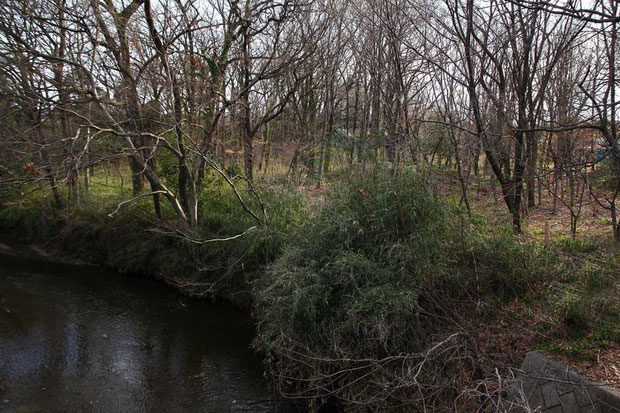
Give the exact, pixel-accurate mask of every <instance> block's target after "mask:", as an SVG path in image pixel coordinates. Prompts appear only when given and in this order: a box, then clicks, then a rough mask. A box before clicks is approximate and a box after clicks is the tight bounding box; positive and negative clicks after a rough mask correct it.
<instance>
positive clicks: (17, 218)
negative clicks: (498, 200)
mask: <svg viewBox="0 0 620 413" xmlns="http://www.w3.org/2000/svg"><path fill="white" fill-rule="evenodd" d="M436 182H437V181H436V180H435V179H434V178H433V177H432V176H430V175H429V174H427V173H423V172H414V171H411V170H402V171H399V172H398V173H394V172H393V171H388V170H374V171H367V172H366V173H364V174H361V173H353V174H350V175H349V176H347V177H342V178H341V179H340V180H339V182H338V183H336V184H334V185H333V186H332V187H330V188H329V189H328V190H327V191H325V193H323V194H322V195H321V199H319V200H316V199H315V200H310V199H308V198H307V197H306V196H305V195H304V194H303V193H300V192H298V191H295V190H293V189H286V188H283V187H277V188H276V187H274V186H270V187H266V188H260V189H261V190H260V193H261V194H262V197H263V200H264V202H265V204H266V205H267V211H268V216H269V226H268V227H267V228H253V227H255V226H256V225H255V222H254V221H253V219H252V218H251V217H250V216H249V215H248V214H246V213H245V212H244V211H243V210H242V209H241V208H240V207H239V204H238V202H237V200H236V198H235V197H234V196H233V194H231V193H230V191H229V190H227V187H226V185H224V183H223V182H219V181H218V180H217V179H213V180H211V181H210V182H209V184H208V185H207V186H206V188H205V190H204V192H203V193H202V194H201V199H202V200H203V201H202V202H201V203H200V206H199V208H200V210H201V216H202V217H204V218H203V219H202V221H201V224H200V227H199V228H197V229H195V230H189V229H188V228H186V227H184V226H182V225H179V224H178V223H177V222H176V221H175V220H173V219H172V215H171V213H170V211H164V217H165V219H164V220H161V221H160V220H158V221H156V220H154V219H153V218H152V216H153V215H152V211H151V208H152V207H151V205H150V201H149V199H142V200H139V201H137V202H135V203H132V204H130V205H124V206H123V207H122V208H120V210H119V212H118V213H116V214H113V216H112V217H110V216H109V214H110V213H111V212H113V211H114V210H115V209H116V206H117V205H118V202H119V201H120V200H121V199H126V198H127V194H115V193H106V192H105V191H101V192H96V191H93V192H92V193H91V194H90V196H89V198H88V200H87V201H83V202H82V203H81V204H80V205H72V206H70V207H67V208H65V209H63V210H60V211H58V210H54V209H52V208H49V207H48V205H47V202H48V201H47V200H46V199H43V198H37V197H35V196H24V197H21V198H20V200H19V201H13V202H11V203H5V204H4V205H3V207H2V210H1V211H0V222H1V224H2V226H3V227H4V229H5V230H6V231H12V232H13V233H14V234H16V235H19V236H21V237H26V238H28V239H29V240H31V241H33V240H34V241H41V240H50V241H49V242H50V243H51V244H52V245H53V246H54V247H56V248H60V249H62V250H63V251H65V252H69V253H71V254H74V255H76V256H78V257H80V258H82V259H85V260H89V261H92V262H97V263H101V264H103V265H106V266H109V267H112V268H115V269H117V270H120V271H123V272H135V273H139V274H145V275H150V276H154V277H157V278H160V279H163V280H165V281H166V282H168V283H170V284H172V285H175V286H176V287H178V288H181V289H182V290H183V291H185V292H187V293H190V294H196V295H201V296H205V297H211V298H213V299H218V298H221V299H225V300H228V301H231V302H233V303H236V304H237V305H239V306H242V307H245V308H251V309H252V314H253V317H254V319H255V321H256V324H257V337H256V340H255V346H256V348H257V349H258V350H259V351H261V352H262V353H263V354H264V356H265V366H266V370H267V371H268V373H269V377H270V380H271V382H272V383H273V385H274V386H275V387H276V388H277V389H278V390H279V391H280V392H281V393H283V394H285V395H287V396H288V397H295V398H303V399H307V400H309V403H310V405H311V406H312V407H316V408H318V407H320V406H321V405H324V404H326V403H334V402H337V403H338V404H341V405H344V406H348V407H349V408H351V409H352V410H364V409H365V408H367V407H371V408H391V409H394V408H402V409H404V410H407V411H410V410H411V408H412V406H418V407H419V406H422V405H424V406H425V407H426V408H427V409H428V410H432V409H433V408H435V409H437V410H442V409H445V408H446V406H447V405H450V406H458V407H459V408H460V410H461V411H469V410H473V409H476V408H480V407H483V406H485V404H488V403H491V401H492V400H494V399H495V398H497V397H498V396H499V395H500V394H501V392H502V391H503V390H504V387H503V384H502V383H499V381H498V377H503V378H504V379H506V378H509V377H510V371H509V367H511V366H515V365H517V364H518V363H520V361H521V358H522V357H523V354H524V352H525V351H527V350H529V349H532V348H542V349H543V350H546V351H547V352H550V353H552V354H555V355H556V356H560V357H565V358H568V359H570V360H574V361H579V360H583V359H590V360H591V359H592V357H596V355H597V354H598V355H600V353H601V351H603V353H604V352H605V351H613V350H614V349H617V343H618V342H619V341H620V330H619V326H620V318H619V317H620V311H619V310H620V303H619V298H618V297H619V296H620V295H619V294H618V293H619V291H618V282H619V274H620V266H619V265H620V264H619V259H618V254H617V250H616V249H615V247H614V246H613V245H612V243H611V240H602V239H596V238H586V239H570V238H563V237H558V238H555V239H551V240H550V241H549V242H548V243H547V244H546V245H545V244H543V243H541V242H540V241H536V240H534V239H532V238H528V237H527V236H515V235H513V234H512V233H511V231H510V229H509V228H507V227H502V226H497V225H494V224H490V223H489V220H488V218H487V217H486V216H485V215H484V214H482V213H479V212H478V213H477V212H476V211H474V213H473V214H472V216H471V217H470V216H468V215H467V214H466V213H465V211H463V210H462V209H461V208H459V206H458V200H457V199H456V198H453V197H451V196H449V195H447V196H446V195H441V193H442V191H440V190H439V188H438V187H437V186H436ZM243 195H249V194H246V193H243ZM123 196H124V197H125V198H122V197H123ZM247 199H248V200H249V201H248V202H250V203H252V202H256V201H255V200H253V198H252V197H251V196H247ZM251 206H252V207H254V208H258V205H256V204H251ZM251 228H253V229H251ZM240 234H244V235H243V236H238V235H240ZM237 236H238V237H237ZM231 237H236V238H234V239H231V240H227V241H213V240H222V239H226V238H231ZM614 346H616V347H614Z"/></svg>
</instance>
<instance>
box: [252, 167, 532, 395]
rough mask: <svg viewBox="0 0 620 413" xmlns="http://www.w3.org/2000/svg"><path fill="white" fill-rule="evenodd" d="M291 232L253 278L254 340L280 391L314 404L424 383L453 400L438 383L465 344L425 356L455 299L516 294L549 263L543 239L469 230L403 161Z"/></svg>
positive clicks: (343, 193) (332, 198)
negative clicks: (289, 240) (539, 243)
mask: <svg viewBox="0 0 620 413" xmlns="http://www.w3.org/2000/svg"><path fill="white" fill-rule="evenodd" d="M293 239H294V242H293V245H291V246H290V247H288V248H286V249H285V250H284V252H283V254H282V256H281V257H280V258H278V259H277V260H276V261H275V262H274V263H273V264H272V265H271V266H270V267H269V268H268V271H267V272H266V274H265V276H264V277H261V278H259V279H258V280H257V281H256V282H255V283H254V284H253V286H254V288H253V291H254V303H255V305H254V314H255V316H256V318H257V321H258V337H257V339H256V345H257V346H258V347H259V348H260V349H261V350H262V351H264V352H265V353H266V354H267V368H268V369H269V370H270V372H271V373H272V377H274V378H275V381H276V384H277V385H278V386H279V388H280V389H281V390H283V391H285V392H286V391H288V392H292V394H295V395H297V396H302V397H308V398H310V399H312V400H314V401H315V402H316V403H320V401H321V400H322V399H324V398H327V397H330V396H337V397H338V398H340V399H341V400H348V401H350V402H351V403H352V405H361V406H365V405H367V406H373V407H377V406H379V407H387V406H393V405H399V404H402V403H405V404H415V403H417V402H418V401H419V400H418V399H417V398H416V397H415V396H414V394H415V393H416V392H418V391H419V390H420V389H421V388H424V391H425V392H429V393H431V394H432V393H433V392H435V396H437V397H438V399H441V397H439V396H440V395H441V396H443V398H444V399H448V400H449V399H450V397H447V398H446V397H445V396H446V392H449V391H453V390H454V388H453V387H451V386H447V385H445V384H443V385H441V386H440V385H439V384H438V381H441V380H444V379H445V378H446V377H449V376H451V375H452V377H457V376H459V375H458V374H454V372H455V371H456V370H458V368H463V366H461V367H457V366H456V365H454V363H451V362H449V361H448V360H449V359H450V356H451V355H453V351H457V349H461V347H462V346H467V344H466V343H464V342H460V343H455V342H453V341H451V340H448V341H444V342H443V345H445V346H447V347H449V348H450V349H448V348H441V350H440V351H439V352H438V358H437V359H435V360H434V361H433V362H431V361H428V362H422V361H421V360H424V359H425V358H428V357H429V355H428V353H427V351H428V349H429V348H439V347H435V346H436V343H437V342H442V341H443V340H446V337H449V336H451V335H452V334H453V333H455V331H456V330H455V329H454V325H450V321H449V320H448V317H446V314H448V313H449V312H450V311H451V309H449V308H448V307H449V306H453V305H454V303H456V302H458V301H459V300H462V301H463V299H464V298H468V301H467V302H472V301H473V302H475V301H476V298H475V297H473V298H474V299H473V300H472V296H474V295H475V296H476V297H478V298H483V297H485V296H487V295H488V296H491V297H495V298H497V299H500V300H501V299H507V298H510V297H512V296H514V295H515V294H516V293H520V292H523V291H525V290H527V289H529V288H531V287H532V283H533V282H534V280H536V279H540V278H541V274H540V273H539V271H540V270H542V269H543V267H544V266H543V267H541V265H543V261H544V260H543V251H542V250H541V249H540V248H536V247H535V246H532V245H529V244H525V243H524V244H521V243H519V242H518V240H517V239H515V237H513V236H510V235H508V234H507V233H506V234H503V233H500V234H498V233H497V231H491V230H490V229H489V228H488V227H485V226H484V225H483V226H478V227H476V228H472V227H471V226H470V225H469V223H468V222H467V220H466V219H464V218H463V216H462V215H461V214H460V213H459V211H458V210H457V208H456V206H455V205H453V204H452V203H451V202H449V201H446V200H445V199H444V198H442V197H440V196H439V195H438V191H436V190H435V189H434V187H433V183H432V180H431V179H430V178H429V177H428V176H427V175H425V174H421V173H415V172H412V171H407V170H405V171H401V172H398V173H392V172H388V171H382V170H375V171H372V172H370V173H366V174H364V175H361V174H360V175H354V176H352V177H351V178H350V179H349V180H348V181H346V182H343V183H342V184H341V185H338V186H337V187H335V188H334V189H333V191H332V192H331V193H330V194H329V195H328V197H327V199H326V202H325V204H324V205H323V206H322V207H321V208H320V209H319V210H318V211H317V212H316V213H315V214H314V215H313V216H311V217H310V218H309V219H308V220H307V221H306V223H305V224H304V225H302V226H300V229H299V231H298V232H297V234H295V236H293ZM543 273H544V271H543ZM462 310H463V311H467V308H466V307H463V308H462ZM458 351H460V350H458ZM439 354H441V356H439ZM470 367H471V366H470ZM448 371H451V372H452V373H451V374H448ZM463 374H466V373H464V372H463ZM421 383H425V384H421ZM435 387H437V388H440V389H441V390H439V391H437V389H436V388H435ZM412 397H413V398H412ZM427 402H428V400H427Z"/></svg>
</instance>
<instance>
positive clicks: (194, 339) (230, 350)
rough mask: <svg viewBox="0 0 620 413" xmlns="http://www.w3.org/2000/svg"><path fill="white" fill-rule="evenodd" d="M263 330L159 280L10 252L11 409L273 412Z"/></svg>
mask: <svg viewBox="0 0 620 413" xmlns="http://www.w3.org/2000/svg"><path fill="white" fill-rule="evenodd" d="M252 333H253V331H252V324H251V323H250V322H249V320H248V319H247V318H246V317H244V316H243V315H242V314H241V313H239V312H237V311H235V310H233V309H231V308H229V307H226V306H222V305H211V304H208V303H205V302H201V301H198V300H192V299H188V298H186V297H182V296H180V295H179V294H177V293H175V292H174V291H172V290H171V289H170V288H168V287H166V286H163V285H161V284H160V283H157V282H155V281H152V280H145V279H140V278H138V277H130V276H121V275H118V274H115V273H110V272H108V271H105V270H102V269H99V268H94V267H75V266H64V265H63V266H61V265H51V264H48V263H41V262H35V261H24V260H23V259H17V258H12V257H8V256H5V255H0V411H20V412H21V411H23V412H39V411H41V412H52V411H71V412H73V411H93V412H97V411H102V412H128V411H130V412H136V411H138V412H141V411H145V412H146V411H148V412H151V411H156V412H175V411H206V412H226V411H272V410H273V404H271V402H270V397H269V395H268V393H267V391H266V389H265V386H264V384H263V382H262V371H261V367H260V363H259V360H257V358H256V357H255V356H254V355H253V354H252V353H251V351H250V350H249V345H250V341H251V338H252Z"/></svg>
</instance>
